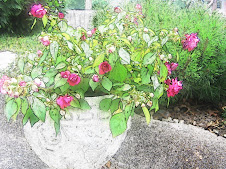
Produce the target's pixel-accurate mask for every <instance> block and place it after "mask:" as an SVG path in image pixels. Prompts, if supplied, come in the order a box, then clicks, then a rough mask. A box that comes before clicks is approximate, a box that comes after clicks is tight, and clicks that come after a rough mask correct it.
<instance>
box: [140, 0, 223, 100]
mask: <svg viewBox="0 0 226 169" xmlns="http://www.w3.org/2000/svg"><path fill="white" fill-rule="evenodd" d="M144 8H145V9H146V12H145V15H146V18H147V19H146V21H147V22H146V26H150V25H151V26H152V27H153V28H154V29H158V30H160V29H163V28H165V29H173V28H174V27H175V26H176V27H177V28H178V29H179V33H180V34H181V36H182V35H184V34H185V32H186V33H192V32H197V33H198V37H199V38H200V43H199V45H198V48H197V49H196V50H195V51H194V52H191V53H190V52H187V51H183V50H181V48H175V47H173V46H171V45H167V48H168V50H169V51H170V53H172V54H173V55H174V56H177V57H178V58H180V61H179V67H178V71H176V74H177V75H178V77H179V78H180V79H181V80H183V85H184V89H185V90H183V95H182V96H183V97H186V98H192V99H196V100H200V101H201V100H202V101H211V102H215V101H221V100H223V99H224V98H226V81H225V79H226V64H225V63H226V61H225V52H226V40H225V35H226V32H225V18H222V17H221V16H220V15H219V14H217V13H212V14H209V13H208V11H207V10H205V8H201V7H200V6H199V8H196V7H195V6H194V7H191V8H189V9H187V8H185V9H181V10H179V9H178V7H177V6H173V5H169V3H167V2H163V1H161V2H160V1H155V0H149V1H148V2H147V3H146V5H144Z"/></svg>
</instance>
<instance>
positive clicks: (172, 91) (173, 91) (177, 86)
mask: <svg viewBox="0 0 226 169" xmlns="http://www.w3.org/2000/svg"><path fill="white" fill-rule="evenodd" d="M168 80H169V79H167V82H166V81H165V83H166V84H167V83H168V84H167V85H169V88H168V89H167V96H168V97H170V96H171V97H174V96H175V95H177V94H178V93H179V91H180V90H181V89H183V87H182V81H177V78H175V79H172V81H171V82H169V81H170V80H169V81H168Z"/></svg>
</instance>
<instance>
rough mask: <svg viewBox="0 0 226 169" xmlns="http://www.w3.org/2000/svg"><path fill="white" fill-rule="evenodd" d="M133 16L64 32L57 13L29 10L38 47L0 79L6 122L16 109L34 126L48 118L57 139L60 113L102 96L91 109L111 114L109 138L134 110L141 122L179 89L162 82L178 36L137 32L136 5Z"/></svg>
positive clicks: (116, 14)
mask: <svg viewBox="0 0 226 169" xmlns="http://www.w3.org/2000/svg"><path fill="white" fill-rule="evenodd" d="M135 10H136V11H134V12H126V11H124V10H123V9H122V8H120V7H116V8H114V10H112V11H108V13H107V18H108V19H107V20H106V21H104V23H103V24H102V25H101V26H99V27H98V28H94V29H92V30H89V31H86V30H84V29H83V28H80V27H79V28H77V29H73V28H72V27H70V26H68V24H67V22H66V21H65V20H64V14H63V13H58V14H57V15H53V14H51V15H50V14H49V13H48V11H47V10H46V9H44V7H42V5H40V4H38V5H34V6H33V7H32V8H31V14H32V15H33V16H34V17H37V18H42V21H43V24H44V26H46V25H47V24H48V29H47V32H45V33H44V32H43V33H42V34H41V35H40V37H39V40H40V43H42V44H43V45H44V46H45V49H44V50H43V51H41V50H39V51H38V52H37V56H35V57H32V58H31V57H26V58H20V59H19V61H18V67H19V69H20V71H21V75H19V76H18V77H15V78H9V77H7V76H3V77H2V79H1V80H0V92H1V93H4V94H8V95H6V98H7V99H6V102H7V104H6V115H7V118H8V119H10V118H11V117H14V118H16V116H17V114H18V113H19V111H21V112H22V113H23V114H24V118H23V124H25V123H27V121H28V120H30V123H31V125H34V124H35V123H36V122H37V121H39V120H41V121H43V122H45V117H46V113H48V114H49V115H50V117H51V118H52V120H53V121H54V126H55V130H56V133H58V132H59V131H60V120H61V119H62V118H64V117H65V116H66V115H67V113H69V112H68V108H80V109H91V107H90V106H89V105H88V103H87V102H86V96H95V95H106V94H107V95H111V96H112V97H111V98H106V99H103V100H102V101H101V102H100V106H99V108H100V109H101V110H104V111H109V110H110V111H111V114H112V117H111V119H110V128H111V131H112V134H113V136H117V135H120V134H122V133H123V132H124V131H125V130H126V128H127V127H126V126H127V125H126V124H127V120H128V119H129V117H130V116H133V114H134V109H135V107H137V106H139V105H140V106H141V107H142V110H143V112H144V115H145V117H146V121H147V123H149V122H150V120H151V117H152V114H153V110H154V111H157V110H158V109H159V105H158V100H159V98H160V97H161V96H162V95H163V94H164V91H167V96H168V97H173V96H175V95H176V94H178V93H179V91H180V90H181V89H182V82H181V81H178V80H177V78H175V79H173V78H170V75H171V74H172V71H174V70H175V69H176V68H177V66H178V64H177V63H174V62H172V61H171V60H173V56H172V55H171V54H170V53H168V51H167V48H166V44H167V43H168V42H173V43H175V44H178V43H177V42H178V41H180V37H179V34H178V32H177V30H175V29H174V30H173V31H167V30H161V31H160V33H159V34H157V33H155V32H154V31H153V30H151V29H149V28H146V27H144V25H143V19H144V15H143V13H142V6H141V5H139V4H137V5H136V6H135ZM186 37H187V38H189V37H188V36H186ZM190 39H194V38H193V35H192V37H190ZM193 41H194V43H197V39H195V40H192V42H191V43H192V44H190V41H189V40H186V41H183V44H184V46H185V47H186V48H187V47H189V46H190V45H191V46H192V49H194V43H193ZM196 45H197V44H196ZM185 47H184V48H185ZM188 49H189V50H190V49H191V48H188ZM150 112H151V113H150Z"/></svg>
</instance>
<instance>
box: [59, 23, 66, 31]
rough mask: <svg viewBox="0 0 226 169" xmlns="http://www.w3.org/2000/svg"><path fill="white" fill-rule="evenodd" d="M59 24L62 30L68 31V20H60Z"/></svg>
mask: <svg viewBox="0 0 226 169" xmlns="http://www.w3.org/2000/svg"><path fill="white" fill-rule="evenodd" d="M58 26H59V28H60V31H61V32H66V31H67V28H68V25H67V23H66V22H64V21H60V22H59V23H58Z"/></svg>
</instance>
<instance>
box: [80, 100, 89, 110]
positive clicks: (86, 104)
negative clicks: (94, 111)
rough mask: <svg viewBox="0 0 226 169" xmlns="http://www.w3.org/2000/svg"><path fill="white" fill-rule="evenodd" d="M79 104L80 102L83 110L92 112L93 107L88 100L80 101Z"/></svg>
mask: <svg viewBox="0 0 226 169" xmlns="http://www.w3.org/2000/svg"><path fill="white" fill-rule="evenodd" d="M79 102H80V106H81V107H80V108H81V109H82V110H90V109H91V107H90V106H89V103H88V102H87V101H86V100H84V99H80V100H79Z"/></svg>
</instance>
